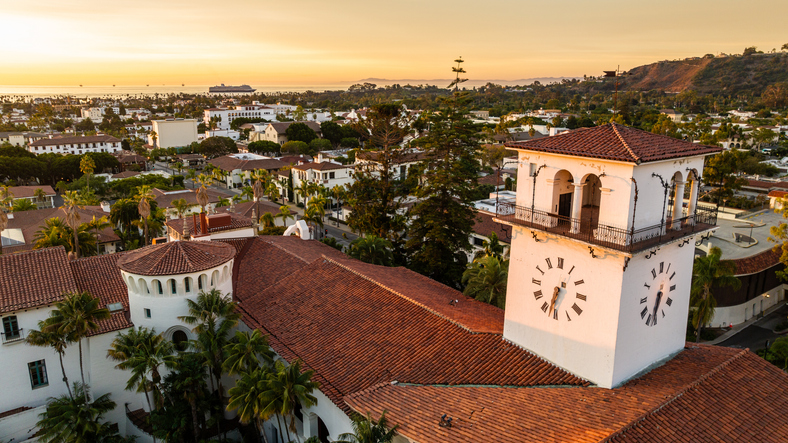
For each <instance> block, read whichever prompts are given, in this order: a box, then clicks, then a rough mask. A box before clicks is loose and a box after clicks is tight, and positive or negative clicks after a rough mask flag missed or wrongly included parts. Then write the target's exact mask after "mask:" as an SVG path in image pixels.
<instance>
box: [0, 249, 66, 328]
mask: <svg viewBox="0 0 788 443" xmlns="http://www.w3.org/2000/svg"><path fill="white" fill-rule="evenodd" d="M76 291H77V284H76V282H75V281H74V276H73V275H72V274H71V268H70V267H69V264H68V257H67V256H66V249H65V248H64V247H62V246H58V247H56V248H46V249H39V250H35V251H29V252H20V253H18V254H9V255H5V254H4V255H0V314H4V313H6V312H13V311H18V310H20V309H27V308H34V307H38V306H46V305H49V304H52V303H55V302H57V301H60V300H61V299H62V298H63V294H64V293H66V292H76Z"/></svg>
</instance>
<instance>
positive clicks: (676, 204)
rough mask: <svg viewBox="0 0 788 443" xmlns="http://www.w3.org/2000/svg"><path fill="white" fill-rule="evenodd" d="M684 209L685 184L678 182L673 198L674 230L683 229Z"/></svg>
mask: <svg viewBox="0 0 788 443" xmlns="http://www.w3.org/2000/svg"><path fill="white" fill-rule="evenodd" d="M682 209H684V182H683V181H681V180H676V193H675V194H674V196H673V220H672V223H671V228H672V229H681V221H680V219H681V211H682Z"/></svg>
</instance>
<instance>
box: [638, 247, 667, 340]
mask: <svg viewBox="0 0 788 443" xmlns="http://www.w3.org/2000/svg"><path fill="white" fill-rule="evenodd" d="M675 277H676V270H675V269H671V264H670V263H665V262H659V264H658V265H657V266H655V267H654V268H652V269H651V273H650V274H649V275H648V276H647V277H646V281H645V283H643V291H642V293H643V295H642V296H641V297H640V305H639V307H638V311H639V313H640V319H641V320H642V321H643V322H644V323H645V324H646V326H657V323H659V320H661V319H663V318H665V315H666V313H669V312H670V307H671V305H673V299H672V298H671V293H672V292H673V291H675V290H676V283H674V282H675Z"/></svg>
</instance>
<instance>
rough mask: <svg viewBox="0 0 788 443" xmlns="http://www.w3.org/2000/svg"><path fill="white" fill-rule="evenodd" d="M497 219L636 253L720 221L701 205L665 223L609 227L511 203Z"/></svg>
mask: <svg viewBox="0 0 788 443" xmlns="http://www.w3.org/2000/svg"><path fill="white" fill-rule="evenodd" d="M682 215H684V214H682ZM496 218H497V219H498V220H500V221H501V222H503V223H507V224H512V225H518V226H524V227H527V228H533V229H536V230H539V231H544V232H549V233H552V234H557V235H561V236H563V237H568V238H573V239H576V240H580V241H583V242H586V243H590V244H593V245H599V246H602V247H605V248H610V249H614V250H618V251H623V252H629V253H634V252H639V251H643V250H645V249H648V248H650V247H654V246H658V245H661V244H664V243H668V242H670V241H673V240H676V239H679V238H683V237H687V236H689V235H691V234H694V233H697V232H703V231H708V230H709V229H712V228H714V227H715V225H716V224H717V209H716V208H707V207H698V208H696V210H695V213H694V214H689V215H684V216H683V217H681V218H669V219H667V220H665V222H663V223H660V224H657V225H653V226H647V227H643V228H639V229H624V228H618V227H614V226H607V225H603V224H600V223H596V222H595V221H594V220H593V219H590V218H579V219H576V218H571V217H565V216H561V215H558V214H555V213H551V212H546V211H540V210H538V209H531V208H528V207H523V206H517V205H515V204H512V203H500V204H499V205H498V211H497V214H496Z"/></svg>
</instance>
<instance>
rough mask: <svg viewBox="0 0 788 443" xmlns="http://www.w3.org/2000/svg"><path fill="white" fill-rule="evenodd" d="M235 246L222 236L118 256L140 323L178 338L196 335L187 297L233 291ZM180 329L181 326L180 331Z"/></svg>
mask: <svg viewBox="0 0 788 443" xmlns="http://www.w3.org/2000/svg"><path fill="white" fill-rule="evenodd" d="M234 257H235V248H234V247H232V246H230V245H228V244H226V243H219V242H208V241H180V242H171V243H164V244H161V245H154V246H148V247H145V248H142V249H138V250H136V251H132V252H129V253H127V254H125V255H124V256H123V257H121V258H120V259H118V267H119V268H120V270H121V275H122V276H123V281H124V282H125V283H126V286H127V288H128V291H129V310H130V313H131V321H132V323H134V325H135V326H145V327H147V328H154V329H155V330H156V332H159V333H164V337H165V338H167V339H169V340H172V341H174V342H176V344H177V343H178V342H181V341H183V340H185V339H189V338H193V335H192V333H191V326H188V325H186V324H185V323H183V322H181V321H180V320H178V317H179V316H183V315H188V304H187V303H186V300H187V299H189V300H196V299H197V295H198V294H199V293H200V292H202V291H206V292H207V291H210V290H212V289H217V290H219V291H221V292H222V294H224V295H225V296H231V295H232V273H233V258H234ZM179 331H180V332H179Z"/></svg>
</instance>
